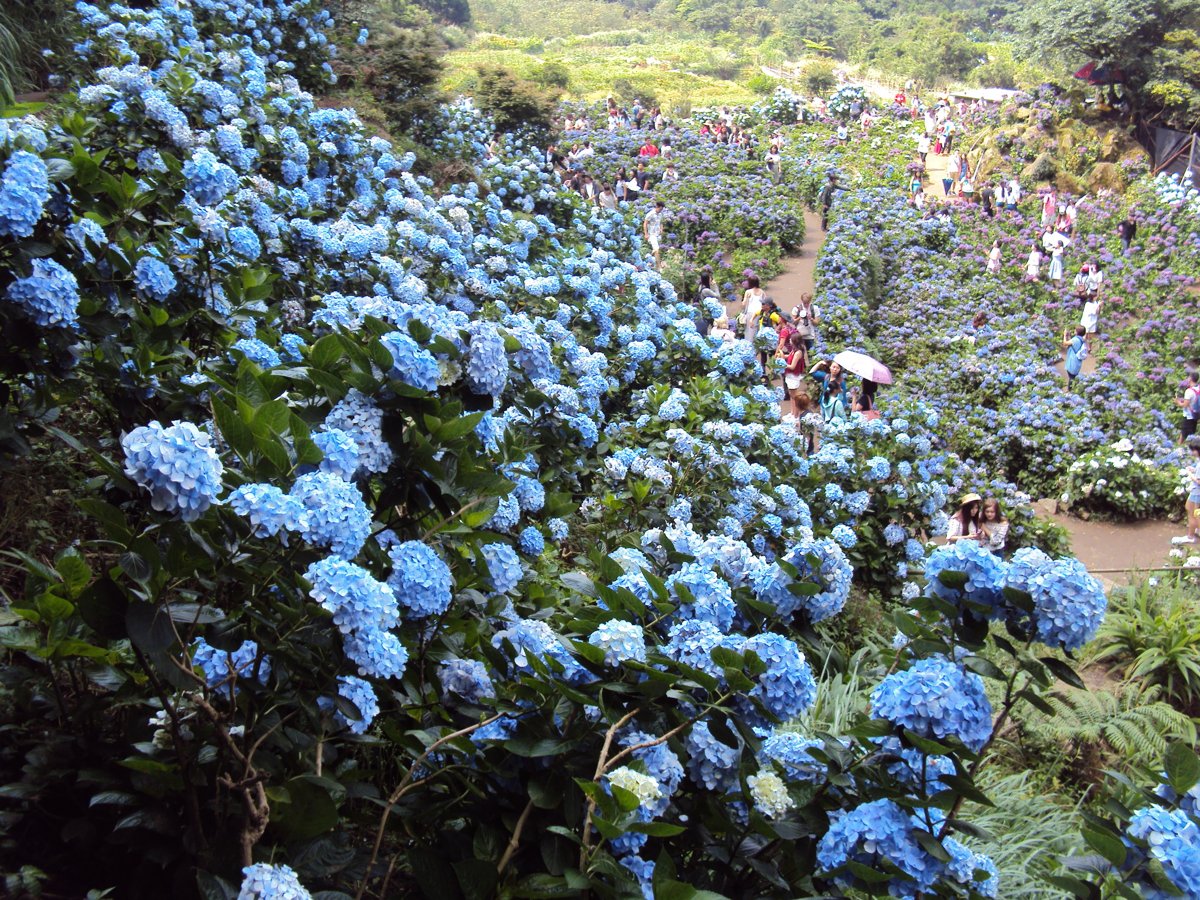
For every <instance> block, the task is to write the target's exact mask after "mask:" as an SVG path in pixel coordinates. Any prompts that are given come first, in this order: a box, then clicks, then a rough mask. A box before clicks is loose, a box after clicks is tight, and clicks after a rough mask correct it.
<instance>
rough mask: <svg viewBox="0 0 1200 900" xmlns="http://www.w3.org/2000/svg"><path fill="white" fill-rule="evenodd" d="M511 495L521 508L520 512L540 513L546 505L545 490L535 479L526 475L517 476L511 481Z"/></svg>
mask: <svg viewBox="0 0 1200 900" xmlns="http://www.w3.org/2000/svg"><path fill="white" fill-rule="evenodd" d="M513 494H514V496H516V498H517V503H518V504H519V505H520V507H521V512H527V513H535V512H540V511H541V509H542V507H543V506H545V505H546V489H545V488H544V487H542V483H541V482H540V481H538V480H537V479H536V478H530V477H529V476H528V475H518V476H517V477H516V478H514V479H513Z"/></svg>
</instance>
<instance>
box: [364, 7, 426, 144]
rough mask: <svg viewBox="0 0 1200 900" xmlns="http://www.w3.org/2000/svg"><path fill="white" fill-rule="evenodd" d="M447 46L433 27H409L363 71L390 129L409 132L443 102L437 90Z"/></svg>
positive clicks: (385, 47)
mask: <svg viewBox="0 0 1200 900" xmlns="http://www.w3.org/2000/svg"><path fill="white" fill-rule="evenodd" d="M445 52H446V45H445V44H444V43H443V42H442V39H441V38H440V37H438V35H437V32H436V31H434V30H433V29H432V28H410V29H405V30H403V31H401V32H399V33H398V34H397V35H396V36H395V37H394V38H391V39H390V40H388V41H387V43H385V44H384V45H383V46H382V47H381V48H380V49H379V51H378V52H376V53H375V54H374V55H373V57H372V58H371V59H370V61H369V62H368V63H367V64H366V65H365V66H364V67H363V69H362V76H361V77H362V81H363V84H364V85H366V88H367V90H368V91H370V92H371V95H372V96H373V97H374V98H375V99H376V100H377V101H378V102H379V104H380V105H381V106H382V107H383V108H384V111H385V113H386V115H387V117H388V124H389V126H391V127H393V128H395V129H396V130H398V131H408V130H409V129H410V128H412V126H413V123H414V122H416V121H418V120H420V119H428V118H429V117H430V116H431V115H432V114H433V112H434V110H435V109H436V108H437V105H438V104H439V103H440V102H441V101H442V99H443V97H442V95H441V93H440V92H439V91H438V90H437V82H438V79H440V78H441V77H442V69H443V67H444V62H443V60H442V56H443V54H445Z"/></svg>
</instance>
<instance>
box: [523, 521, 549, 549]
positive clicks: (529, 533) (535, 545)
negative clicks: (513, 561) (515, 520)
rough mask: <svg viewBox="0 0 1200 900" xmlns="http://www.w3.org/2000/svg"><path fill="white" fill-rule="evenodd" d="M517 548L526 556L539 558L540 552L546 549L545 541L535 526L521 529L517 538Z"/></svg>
mask: <svg viewBox="0 0 1200 900" xmlns="http://www.w3.org/2000/svg"><path fill="white" fill-rule="evenodd" d="M517 546H519V547H520V548H521V552H522V553H524V554H526V555H528V556H541V555H542V551H543V550H545V549H546V539H545V538H544V537H542V533H541V532H540V531H538V529H537V528H536V527H535V526H533V525H529V526H527V527H526V528H523V529H521V534H520V535H519V536H518V537H517Z"/></svg>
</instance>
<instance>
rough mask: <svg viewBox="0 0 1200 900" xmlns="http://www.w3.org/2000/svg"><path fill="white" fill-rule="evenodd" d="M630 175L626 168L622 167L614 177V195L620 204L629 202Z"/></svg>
mask: <svg viewBox="0 0 1200 900" xmlns="http://www.w3.org/2000/svg"><path fill="white" fill-rule="evenodd" d="M628 184H629V173H628V172H626V171H625V167H624V166H621V167H620V168H618V169H617V174H616V175H615V176H614V177H613V193H614V194H616V195H617V202H618V203H628V202H629V188H628Z"/></svg>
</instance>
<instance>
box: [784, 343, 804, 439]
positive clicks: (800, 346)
mask: <svg viewBox="0 0 1200 900" xmlns="http://www.w3.org/2000/svg"><path fill="white" fill-rule="evenodd" d="M807 371H808V354H807V353H806V352H805V350H804V340H803V339H802V338H801V337H800V335H799V334H797V333H796V332H792V335H791V337H790V338H789V339H788V346H787V355H786V356H785V357H784V366H783V386H784V387H785V388H786V389H787V394H788V398H789V399H790V400H791V401H792V414H793V415H794V416H795V417H796V418H797V419H799V418H800V416H801V415H803V410H802V409H801V406H800V402H799V400H798V399H797V394H798V393H799V391H800V390H801V389H802V388H803V387H804V373H805V372H807ZM806 393H807V392H806Z"/></svg>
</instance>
